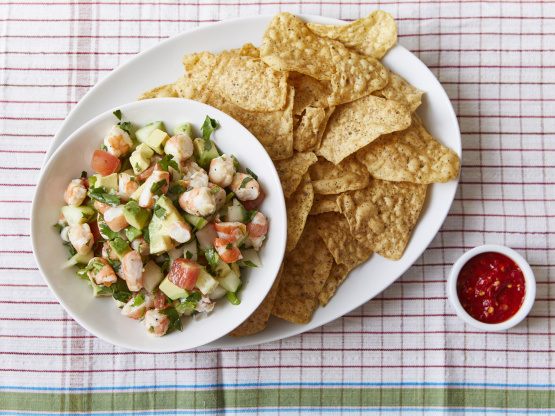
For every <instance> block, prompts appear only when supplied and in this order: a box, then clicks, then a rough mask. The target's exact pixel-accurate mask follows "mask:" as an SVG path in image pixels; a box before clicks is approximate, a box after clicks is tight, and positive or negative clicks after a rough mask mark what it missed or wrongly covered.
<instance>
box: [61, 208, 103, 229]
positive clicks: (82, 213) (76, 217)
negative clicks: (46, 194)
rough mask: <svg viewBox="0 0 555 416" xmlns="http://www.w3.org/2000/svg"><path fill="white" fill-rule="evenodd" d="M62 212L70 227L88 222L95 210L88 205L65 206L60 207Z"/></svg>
mask: <svg viewBox="0 0 555 416" xmlns="http://www.w3.org/2000/svg"><path fill="white" fill-rule="evenodd" d="M62 214H64V218H65V219H66V221H67V223H68V225H69V226H70V227H72V226H74V225H76V224H84V223H86V222H88V221H89V220H90V219H91V218H92V217H93V216H94V215H95V214H96V211H95V210H94V209H92V208H91V207H88V206H83V205H81V206H79V207H72V206H69V205H67V206H65V207H62Z"/></svg>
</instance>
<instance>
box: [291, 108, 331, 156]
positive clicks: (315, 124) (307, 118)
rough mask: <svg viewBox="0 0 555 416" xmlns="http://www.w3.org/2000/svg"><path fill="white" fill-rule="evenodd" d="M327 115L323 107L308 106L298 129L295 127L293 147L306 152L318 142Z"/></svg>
mask: <svg viewBox="0 0 555 416" xmlns="http://www.w3.org/2000/svg"><path fill="white" fill-rule="evenodd" d="M325 117H326V111H325V110H324V109H323V108H314V107H308V108H307V109H306V110H305V113H304V115H303V117H302V119H301V122H300V123H299V125H298V126H297V128H296V129H293V147H294V148H295V150H297V151H299V152H304V151H305V150H309V149H311V148H313V147H314V146H316V144H317V143H318V131H319V129H320V125H321V124H322V122H323V121H324V119H325Z"/></svg>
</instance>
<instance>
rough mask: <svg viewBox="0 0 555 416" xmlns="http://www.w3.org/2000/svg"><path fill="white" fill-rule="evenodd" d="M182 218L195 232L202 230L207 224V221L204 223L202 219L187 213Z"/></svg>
mask: <svg viewBox="0 0 555 416" xmlns="http://www.w3.org/2000/svg"><path fill="white" fill-rule="evenodd" d="M183 216H184V217H185V220H186V221H187V222H188V223H189V224H191V225H192V226H193V227H195V228H196V229H197V230H202V229H203V228H204V227H205V226H206V224H208V221H206V220H205V219H204V218H202V217H198V216H196V215H193V214H189V213H188V212H186V213H185V214H183Z"/></svg>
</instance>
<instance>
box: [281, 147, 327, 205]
mask: <svg viewBox="0 0 555 416" xmlns="http://www.w3.org/2000/svg"><path fill="white" fill-rule="evenodd" d="M317 160H318V158H317V157H316V155H315V154H314V153H312V152H304V153H300V152H295V153H293V156H292V157H290V158H289V159H284V160H276V161H274V166H275V167H276V170H277V173H278V175H279V180H280V181H281V188H282V189H283V195H284V196H285V198H289V197H290V196H291V194H292V193H293V192H295V189H297V186H299V183H300V182H301V179H302V177H303V175H304V174H305V173H306V172H307V171H308V168H309V167H310V165H312V164H313V163H316V161H317Z"/></svg>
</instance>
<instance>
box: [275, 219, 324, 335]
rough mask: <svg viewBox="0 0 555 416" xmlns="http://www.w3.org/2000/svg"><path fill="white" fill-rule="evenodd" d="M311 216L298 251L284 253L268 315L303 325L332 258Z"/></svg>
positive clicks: (313, 304)
mask: <svg viewBox="0 0 555 416" xmlns="http://www.w3.org/2000/svg"><path fill="white" fill-rule="evenodd" d="M312 218H313V217H311V218H309V219H308V221H307V222H306V227H305V229H304V231H303V234H302V236H301V239H302V242H303V247H302V250H301V249H299V250H293V251H290V252H288V253H285V258H284V259H283V263H284V267H283V273H282V275H281V281H280V284H279V288H278V294H277V296H276V300H275V302H274V308H273V309H272V315H275V316H277V317H279V318H283V319H285V320H287V321H290V322H294V323H296V324H306V323H307V322H309V321H310V319H311V317H312V312H313V311H314V309H315V308H316V306H317V304H318V294H319V293H320V291H321V290H322V287H323V286H324V284H325V282H326V280H327V278H328V275H329V273H330V269H331V267H332V264H333V257H332V255H331V253H330V252H329V251H328V249H327V248H326V245H325V244H324V241H323V240H322V239H321V238H320V236H319V235H318V233H317V231H316V227H315V224H314V221H312V220H311V219H312Z"/></svg>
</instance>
